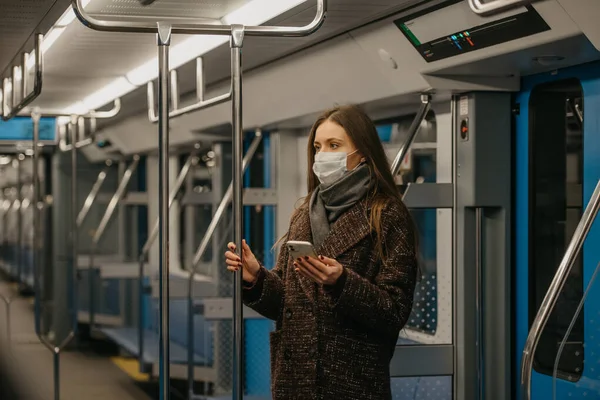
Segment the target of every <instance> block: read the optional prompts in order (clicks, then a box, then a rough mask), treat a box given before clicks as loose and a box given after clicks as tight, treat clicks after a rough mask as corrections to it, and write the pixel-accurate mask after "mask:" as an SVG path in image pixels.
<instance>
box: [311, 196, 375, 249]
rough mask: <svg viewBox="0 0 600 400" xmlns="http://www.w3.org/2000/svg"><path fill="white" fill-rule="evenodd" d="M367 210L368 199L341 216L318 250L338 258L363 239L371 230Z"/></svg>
mask: <svg viewBox="0 0 600 400" xmlns="http://www.w3.org/2000/svg"><path fill="white" fill-rule="evenodd" d="M367 210H368V209H367V200H362V201H360V202H359V203H357V204H356V205H355V206H354V207H352V208H351V209H350V210H348V211H347V212H345V213H344V214H343V215H342V216H340V218H338V220H337V221H336V222H335V223H334V224H333V225H332V226H331V228H330V230H329V234H328V235H327V236H326V237H325V240H323V243H322V244H321V246H320V247H319V248H318V249H316V250H317V252H318V253H319V254H322V255H324V256H326V257H329V258H337V257H339V256H340V255H342V254H344V253H345V252H346V251H347V250H348V249H350V248H352V247H353V246H354V245H356V244H357V243H358V242H360V241H361V240H363V239H364V238H365V237H366V236H367V235H368V234H369V233H370V232H371V227H370V225H369V217H368V212H367Z"/></svg>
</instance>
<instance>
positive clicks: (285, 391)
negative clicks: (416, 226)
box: [244, 200, 417, 400]
mask: <svg viewBox="0 0 600 400" xmlns="http://www.w3.org/2000/svg"><path fill="white" fill-rule="evenodd" d="M369 210H370V208H369V205H368V202H367V201H366V200H363V201H362V202H359V203H358V204H357V205H355V206H354V207H353V208H352V209H350V210H349V211H347V212H346V213H345V214H343V215H342V216H341V217H340V218H339V219H338V220H337V221H336V222H335V223H334V224H333V225H332V226H331V231H330V233H329V235H328V236H327V238H326V239H325V240H324V242H323V244H322V245H321V246H320V247H319V248H317V249H316V251H317V252H318V254H319V255H324V256H326V257H330V258H334V259H336V260H337V261H338V262H339V263H341V264H342V265H343V266H344V273H343V275H342V277H341V278H340V280H339V281H338V283H337V284H336V285H335V286H334V287H323V286H320V285H317V284H316V283H314V282H313V281H311V280H309V279H308V278H305V277H304V276H302V275H300V274H299V273H297V272H296V271H294V268H293V265H292V262H293V260H291V258H290V256H289V254H288V251H287V249H286V247H285V246H283V247H282V250H281V252H280V254H279V259H278V262H277V266H276V267H275V268H274V269H273V270H272V271H268V270H266V269H264V268H261V271H260V274H259V278H258V280H257V282H256V283H255V284H254V285H252V286H247V287H246V288H245V290H244V302H245V304H246V305H248V306H249V307H250V308H252V309H254V310H255V311H257V312H258V313H260V314H261V315H263V316H265V317H266V318H269V319H272V320H275V321H277V323H276V330H275V331H274V332H272V333H271V338H270V339H271V389H272V396H273V400H295V399H297V400H338V399H339V400H354V399H356V400H370V399H372V400H386V399H391V389H390V375H389V363H390V360H391V357H392V355H393V353H394V347H395V344H396V340H397V338H398V334H399V332H400V329H402V327H403V326H404V324H405V323H406V321H407V320H408V317H409V314H410V311H411V308H412V300H413V292H414V288H415V284H416V272H417V263H416V257H415V248H414V246H413V243H414V234H415V232H413V230H412V228H411V226H412V225H411V224H410V222H409V213H408V210H407V209H406V207H405V206H404V205H403V204H395V203H394V204H391V205H388V206H387V207H386V208H385V209H384V210H383V212H382V229H383V238H384V245H385V246H386V249H387V255H388V256H387V262H386V263H383V262H382V261H381V258H380V257H379V255H378V252H377V250H376V246H375V239H376V234H375V233H374V232H372V229H371V228H370V225H369V219H368V218H369V217H368V213H369ZM311 239H312V234H311V228H310V219H309V215H308V209H307V208H300V209H298V210H297V211H296V212H295V213H294V215H293V217H292V220H291V224H290V230H289V236H288V240H303V241H309V242H310V241H311Z"/></svg>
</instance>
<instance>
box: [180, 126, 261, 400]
mask: <svg viewBox="0 0 600 400" xmlns="http://www.w3.org/2000/svg"><path fill="white" fill-rule="evenodd" d="M261 140H262V133H261V131H260V130H258V129H257V130H256V136H255V137H254V139H253V140H252V143H251V144H250V147H248V151H247V153H246V155H245V156H244V158H243V160H242V175H243V173H244V172H245V171H246V169H247V168H248V165H250V161H252V158H253V157H254V153H256V150H257V149H258V145H259V144H260V141H261ZM234 182H235V181H234V180H232V182H231V183H230V184H229V186H228V187H227V191H226V192H225V194H224V195H223V198H222V199H221V202H220V203H219V206H218V207H217V209H216V210H215V213H214V215H213V217H212V219H211V221H210V224H209V225H208V227H207V228H206V233H205V234H204V236H203V237H202V241H201V242H200V245H199V246H198V250H196V253H195V254H194V258H193V260H192V268H191V271H190V276H189V277H188V298H187V305H188V313H187V317H188V323H187V327H188V347H187V362H188V370H187V372H188V396H189V398H190V399H194V398H195V396H196V394H195V393H194V350H195V349H194V344H195V343H194V339H193V338H194V315H195V314H196V312H195V307H194V278H195V276H196V274H197V273H198V265H199V264H200V261H201V260H202V257H203V256H204V253H205V252H206V250H207V249H208V245H209V244H210V242H211V240H212V237H213V235H214V233H215V230H216V229H217V226H218V225H219V223H220V222H221V219H222V218H223V215H224V214H225V210H226V209H227V207H228V206H229V204H230V203H231V200H232V196H233V188H234V186H233V185H234ZM240 310H241V308H240ZM242 317H243V316H242ZM241 346H243V344H242V345H240V347H241Z"/></svg>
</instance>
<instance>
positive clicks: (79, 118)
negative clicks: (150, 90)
mask: <svg viewBox="0 0 600 400" xmlns="http://www.w3.org/2000/svg"><path fill="white" fill-rule="evenodd" d="M120 111H121V100H120V99H115V100H114V105H113V108H112V109H110V110H107V111H92V112H89V113H87V114H84V115H65V114H60V113H53V114H50V115H52V116H55V117H69V116H70V117H71V123H70V125H73V127H75V126H77V129H78V130H79V131H81V132H85V118H90V120H91V122H92V129H91V133H90V136H89V137H87V138H85V139H82V140H80V141H78V142H75V143H71V144H67V138H66V135H65V134H64V133H61V134H60V138H59V140H58V148H59V150H60V151H62V152H67V151H71V150H73V146H75V149H80V148H82V147H86V146H89V145H90V144H92V143H94V141H95V140H96V129H95V125H96V124H95V121H96V119H108V118H112V117H114V116H116V115H117V114H118V113H119V112H120ZM44 115H49V114H46V113H44ZM76 136H78V135H76Z"/></svg>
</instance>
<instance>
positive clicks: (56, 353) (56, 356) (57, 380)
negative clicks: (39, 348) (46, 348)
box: [52, 347, 60, 400]
mask: <svg viewBox="0 0 600 400" xmlns="http://www.w3.org/2000/svg"><path fill="white" fill-rule="evenodd" d="M52 358H53V361H54V400H60V349H59V348H58V347H55V348H54V352H53V353H52Z"/></svg>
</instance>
